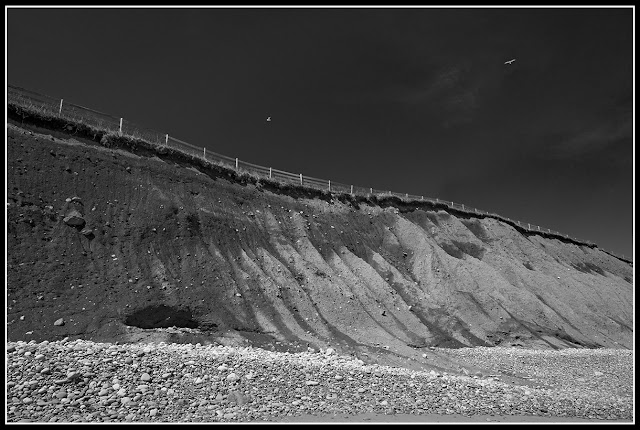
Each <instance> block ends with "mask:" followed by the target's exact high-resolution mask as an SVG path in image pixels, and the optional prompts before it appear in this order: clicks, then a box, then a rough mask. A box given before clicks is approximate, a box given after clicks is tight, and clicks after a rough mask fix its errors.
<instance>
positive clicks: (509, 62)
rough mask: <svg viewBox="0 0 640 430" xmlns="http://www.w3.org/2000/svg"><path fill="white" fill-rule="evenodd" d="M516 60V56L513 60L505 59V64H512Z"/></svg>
mask: <svg viewBox="0 0 640 430" xmlns="http://www.w3.org/2000/svg"><path fill="white" fill-rule="evenodd" d="M514 61H516V59H515V58H514V59H513V60H509V61H505V62H504V64H511V63H513V62H514Z"/></svg>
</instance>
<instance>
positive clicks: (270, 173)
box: [269, 167, 271, 179]
mask: <svg viewBox="0 0 640 430" xmlns="http://www.w3.org/2000/svg"><path fill="white" fill-rule="evenodd" d="M269 179H271V167H269Z"/></svg>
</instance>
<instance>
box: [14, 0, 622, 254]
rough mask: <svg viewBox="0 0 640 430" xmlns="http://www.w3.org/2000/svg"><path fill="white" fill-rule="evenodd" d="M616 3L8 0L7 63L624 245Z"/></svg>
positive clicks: (74, 89)
mask: <svg viewBox="0 0 640 430" xmlns="http://www.w3.org/2000/svg"><path fill="white" fill-rule="evenodd" d="M633 14H634V9H632V8H631V7H626V8H420V7H413V8H399V9H398V8H373V7H369V8H204V9H203V8H197V9H194V8H183V9H176V8H153V9H152V8H146V9H145V8H141V9H115V8H84V9H64V8H52V9H44V8H30V9H24V8H8V9H7V80H8V83H9V84H12V85H17V86H21V87H24V88H28V89H31V90H34V91H37V92H40V93H43V94H47V95H50V96H52V97H57V98H64V99H65V100H67V101H69V102H71V103H75V104H79V105H82V106H87V107H90V108H93V109H95V110H98V111H102V112H105V113H110V114H113V115H116V116H122V117H124V118H125V119H127V120H130V121H132V122H136V123H139V124H141V125H145V126H148V127H150V128H153V129H157V130H159V131H161V132H163V133H169V134H170V135H172V136H175V137H176V138H178V139H181V140H185V141H187V142H190V143H192V144H194V145H198V146H206V147H207V149H208V150H210V151H214V152H218V153H220V154H225V155H228V156H232V157H239V158H240V159H241V160H245V161H248V162H251V163H254V164H259V165H263V166H267V167H268V166H271V167H274V168H277V169H280V170H286V171H289V172H293V173H303V174H304V175H308V176H312V177H316V178H322V179H330V180H332V181H334V182H342V183H346V184H354V185H356V186H362V187H373V188H376V189H385V190H392V191H396V192H401V193H409V194H415V195H424V196H428V197H432V198H436V197H437V198H440V199H444V200H452V201H455V202H457V203H463V204H465V205H468V206H472V207H476V208H478V209H482V210H487V211H490V212H496V213H498V214H500V215H503V216H506V217H509V218H512V219H515V220H520V221H524V222H530V223H533V224H538V225H541V226H543V227H545V228H550V229H552V230H557V231H560V232H562V233H565V234H568V235H570V236H573V237H577V238H580V239H584V240H589V241H592V242H595V243H597V244H598V245H599V246H600V247H601V248H604V249H606V250H609V251H612V252H614V253H618V254H624V255H626V256H627V257H628V258H630V257H631V256H632V252H633V248H634V242H635V240H634V224H635V222H634V220H635V217H634V186H633V179H634V161H633V156H634V140H633V124H634V123H633V107H634V98H633V88H634V81H633V72H634V66H635V65H634V60H633V52H634V51H633V37H634V29H633ZM512 58H515V59H516V61H515V62H513V63H512V64H511V65H505V64H504V62H505V61H507V60H510V59H512ZM268 116H271V117H272V121H271V122H267V121H266V118H267V117H268Z"/></svg>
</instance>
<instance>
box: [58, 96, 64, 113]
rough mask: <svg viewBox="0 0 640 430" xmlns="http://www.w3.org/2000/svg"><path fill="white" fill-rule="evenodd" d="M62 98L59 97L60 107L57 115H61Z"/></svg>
mask: <svg viewBox="0 0 640 430" xmlns="http://www.w3.org/2000/svg"><path fill="white" fill-rule="evenodd" d="M63 100H64V99H60V109H58V115H62V101H63Z"/></svg>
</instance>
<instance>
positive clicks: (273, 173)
mask: <svg viewBox="0 0 640 430" xmlns="http://www.w3.org/2000/svg"><path fill="white" fill-rule="evenodd" d="M7 102H8V103H9V104H14V105H16V106H17V107H25V108H31V109H35V110H37V111H40V112H42V113H44V114H48V115H53V116H59V117H62V118H65V119H69V120H73V121H75V122H79V123H82V124H86V125H90V126H93V127H95V128H98V129H102V130H106V131H109V132H112V133H118V134H121V135H125V136H131V137H134V138H137V139H140V140H145V141H147V142H149V143H153V144H155V145H159V146H165V147H170V148H172V149H176V150H179V151H182V152H185V153H188V154H191V155H195V156H197V157H202V158H204V159H205V160H207V161H212V162H215V163H218V164H221V165H223V166H226V167H228V168H230V169H234V170H236V171H238V172H242V171H246V172H249V173H250V174H253V175H256V176H258V177H261V178H265V179H271V180H277V181H281V182H285V183H290V184H295V185H300V186H303V187H310V188H314V189H318V190H326V191H329V192H331V193H338V194H340V193H343V194H352V195H357V196H378V197H397V198H399V199H401V200H403V201H407V202H411V201H425V202H430V203H433V204H440V205H443V206H445V207H448V208H452V209H456V210H459V211H463V212H466V213H475V214H478V215H486V216H490V217H493V218H496V219H500V220H503V221H508V222H510V223H512V224H513V225H517V226H518V227H519V228H521V229H523V230H526V231H530V232H540V233H545V234H548V235H552V236H557V237H561V238H564V239H568V240H571V241H573V242H576V243H580V244H585V245H588V246H595V244H594V243H592V242H589V241H585V240H579V239H576V238H574V237H571V236H568V235H566V234H562V233H559V232H557V231H555V230H551V229H548V228H542V227H540V226H538V225H535V224H531V223H524V222H521V221H514V220H511V219H510V218H506V217H503V216H501V215H498V214H496V213H492V212H487V211H483V210H480V209H476V208H473V207H470V206H467V205H465V204H462V203H455V202H451V201H446V200H440V199H438V198H432V197H425V196H416V195H410V194H408V193H404V194H402V193H396V192H393V191H388V190H387V191H385V190H376V189H373V188H366V187H360V186H354V185H351V184H342V183H337V182H333V181H330V180H326V179H318V178H312V177H308V176H304V175H303V174H302V173H291V172H285V171H282V170H278V169H274V168H272V167H264V166H259V165H256V164H253V163H249V162H247V161H241V160H238V159H237V158H233V157H228V156H226V155H222V154H217V153H215V152H212V151H208V150H207V149H206V148H205V147H202V148H201V147H198V146H195V145H192V144H190V143H188V142H184V141H182V140H180V139H176V138H175V137H173V136H169V134H167V133H161V132H158V131H156V130H151V129H148V128H146V127H142V126H140V125H137V124H134V123H133V122H130V121H128V120H125V119H124V118H119V117H116V116H113V115H109V114H105V113H102V112H98V111H95V110H93V109H89V108H86V107H83V106H78V105H75V104H72V103H68V102H65V101H64V99H56V98H53V97H49V96H46V95H43V94H39V93H36V92H34V91H31V90H28V89H24V88H20V87H15V86H12V85H8V87H7ZM599 249H600V250H602V251H604V252H606V253H607V254H610V255H612V256H614V257H616V258H619V259H622V260H625V261H628V262H630V263H632V261H631V260H630V259H628V258H626V257H625V256H624V255H622V256H620V255H616V254H614V253H612V252H609V251H606V250H604V249H602V248H599Z"/></svg>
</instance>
